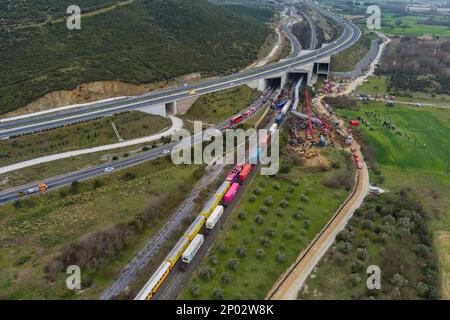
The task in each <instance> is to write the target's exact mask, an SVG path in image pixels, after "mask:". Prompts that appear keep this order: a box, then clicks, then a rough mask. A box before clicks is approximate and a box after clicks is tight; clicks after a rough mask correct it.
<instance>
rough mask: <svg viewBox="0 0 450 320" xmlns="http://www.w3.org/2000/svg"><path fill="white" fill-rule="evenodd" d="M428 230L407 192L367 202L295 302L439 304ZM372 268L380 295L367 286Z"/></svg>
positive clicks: (423, 217) (420, 208)
mask: <svg viewBox="0 0 450 320" xmlns="http://www.w3.org/2000/svg"><path fill="white" fill-rule="evenodd" d="M428 225H429V217H428V216H427V215H426V213H425V210H424V209H423V208H422V206H421V205H420V204H419V203H418V202H417V201H416V200H414V197H412V196H411V195H410V194H409V192H408V191H407V190H402V191H401V192H400V193H398V194H384V195H382V196H380V197H370V198H368V199H367V200H366V201H365V202H364V204H363V206H362V207H361V208H359V209H358V210H357V211H356V212H355V215H354V216H353V218H352V219H351V220H350V221H349V222H348V224H347V226H346V228H345V229H344V230H343V231H341V232H340V233H339V234H338V236H337V237H336V242H335V244H334V245H333V247H332V248H331V249H330V250H329V251H328V253H327V254H326V256H325V257H324V258H323V260H322V262H321V263H320V265H319V267H318V270H317V271H316V272H314V275H315V276H314V277H310V279H309V280H308V282H307V283H306V285H305V286H304V289H303V290H302V291H301V292H300V293H299V298H301V299H368V298H376V299H420V298H423V299H438V298H439V297H440V288H439V274H438V270H437V259H436V255H435V254H434V252H433V241H432V236H431V233H430V230H429V226H428ZM371 265H376V266H378V267H379V268H380V270H381V289H379V290H378V289H372V290H369V289H368V288H367V286H366V280H367V278H368V274H367V273H366V272H367V268H368V267H369V266H371ZM330 274H332V275H333V276H332V277H330V276H329V275H330Z"/></svg>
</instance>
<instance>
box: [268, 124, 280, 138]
mask: <svg viewBox="0 0 450 320" xmlns="http://www.w3.org/2000/svg"><path fill="white" fill-rule="evenodd" d="M277 128H278V125H277V124H276V123H274V124H273V125H272V126H271V127H270V129H269V134H270V135H271V136H272V135H273V134H274V132H275V130H277Z"/></svg>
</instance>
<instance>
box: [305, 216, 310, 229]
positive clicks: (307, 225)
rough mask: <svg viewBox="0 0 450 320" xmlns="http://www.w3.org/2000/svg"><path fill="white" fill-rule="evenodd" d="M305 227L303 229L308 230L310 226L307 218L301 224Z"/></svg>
mask: <svg viewBox="0 0 450 320" xmlns="http://www.w3.org/2000/svg"><path fill="white" fill-rule="evenodd" d="M303 223H304V225H305V228H309V226H310V225H311V220H309V219H308V218H306V219H305V221H304V222H303Z"/></svg>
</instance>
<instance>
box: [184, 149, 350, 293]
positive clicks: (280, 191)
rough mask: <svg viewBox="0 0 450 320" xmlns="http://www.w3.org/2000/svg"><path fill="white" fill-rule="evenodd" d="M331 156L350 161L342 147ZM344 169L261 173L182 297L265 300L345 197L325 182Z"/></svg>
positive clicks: (330, 153)
mask: <svg viewBox="0 0 450 320" xmlns="http://www.w3.org/2000/svg"><path fill="white" fill-rule="evenodd" d="M327 154H328V159H329V160H330V161H337V162H340V163H341V164H345V163H346V161H347V160H345V159H347V158H345V157H344V156H343V155H342V154H341V153H339V152H337V151H331V150H329V151H328V152H327ZM344 168H345V165H343V168H342V169H333V170H331V171H328V172H308V171H305V169H304V168H302V167H300V166H295V165H294V166H293V167H292V168H291V170H290V172H289V173H283V174H279V175H278V176H275V177H267V176H257V177H256V178H255V179H254V180H253V181H252V183H251V184H250V186H249V189H248V192H247V194H246V195H245V197H244V199H243V200H242V201H241V202H240V203H239V204H238V206H237V207H236V208H235V209H234V210H233V212H232V213H231V216H230V218H229V219H228V221H227V222H226V223H225V226H224V230H223V231H222V232H221V234H220V236H219V238H218V239H217V240H216V241H215V244H214V246H213V247H212V249H211V250H210V252H209V254H208V255H207V256H206V257H205V259H204V261H203V262H202V264H201V266H200V267H199V269H198V271H197V272H196V274H195V275H194V277H193V279H192V280H191V282H190V284H189V285H188V286H187V288H186V290H185V292H184V293H183V294H182V298H185V299H264V298H265V296H266V294H267V293H268V291H269V290H270V289H271V287H272V286H273V284H274V283H275V281H276V280H277V279H278V277H279V276H280V275H281V274H282V273H283V272H284V271H285V270H286V269H287V267H288V266H289V265H290V264H291V263H292V262H293V261H294V260H295V259H296V257H297V255H298V254H299V253H300V251H301V250H302V249H303V248H305V246H306V245H307V244H308V243H309V242H310V241H311V239H312V238H313V237H314V235H315V234H316V233H317V232H318V231H319V230H320V229H321V228H322V227H323V226H324V225H325V224H326V223H327V221H328V220H329V219H330V217H331V216H332V215H333V214H334V212H335V210H336V209H337V208H338V207H339V205H340V204H341V203H342V202H343V201H344V199H345V198H346V196H347V191H346V190H345V189H343V188H337V189H330V188H328V187H325V186H324V184H323V183H324V181H325V180H326V179H327V178H330V177H331V176H333V175H335V174H336V173H337V171H340V170H345V169H344Z"/></svg>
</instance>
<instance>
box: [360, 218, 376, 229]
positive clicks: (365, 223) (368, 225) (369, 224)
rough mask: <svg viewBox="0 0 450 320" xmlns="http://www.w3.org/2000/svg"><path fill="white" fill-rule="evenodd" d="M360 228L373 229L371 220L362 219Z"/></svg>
mask: <svg viewBox="0 0 450 320" xmlns="http://www.w3.org/2000/svg"><path fill="white" fill-rule="evenodd" d="M362 228H363V229H364V230H373V229H374V224H373V222H372V221H371V220H368V219H364V220H363V222H362Z"/></svg>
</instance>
